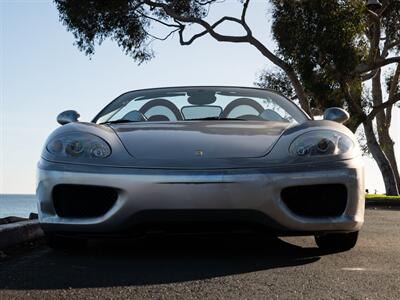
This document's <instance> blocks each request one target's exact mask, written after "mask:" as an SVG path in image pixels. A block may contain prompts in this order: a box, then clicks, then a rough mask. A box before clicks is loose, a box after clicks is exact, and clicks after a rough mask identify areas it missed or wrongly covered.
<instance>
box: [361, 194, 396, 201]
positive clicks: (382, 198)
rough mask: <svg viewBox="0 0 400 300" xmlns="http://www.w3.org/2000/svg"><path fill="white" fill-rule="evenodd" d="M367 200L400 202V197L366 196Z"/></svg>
mask: <svg viewBox="0 0 400 300" xmlns="http://www.w3.org/2000/svg"><path fill="white" fill-rule="evenodd" d="M365 199H367V200H378V201H379V200H382V201H385V200H395V201H399V202H400V196H386V195H383V194H366V195H365Z"/></svg>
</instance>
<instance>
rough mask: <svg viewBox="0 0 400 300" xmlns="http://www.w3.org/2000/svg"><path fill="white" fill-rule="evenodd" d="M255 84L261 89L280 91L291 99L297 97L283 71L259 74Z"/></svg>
mask: <svg viewBox="0 0 400 300" xmlns="http://www.w3.org/2000/svg"><path fill="white" fill-rule="evenodd" d="M254 84H255V85H256V86H258V87H260V88H268V89H273V90H275V91H278V92H280V93H281V94H282V95H284V96H286V97H287V98H289V99H293V98H295V97H296V93H295V91H294V88H293V86H292V83H291V82H290V80H289V78H288V77H287V76H286V74H285V73H284V72H282V71H269V70H264V71H262V72H261V73H260V74H258V76H257V78H256V81H255V82H254Z"/></svg>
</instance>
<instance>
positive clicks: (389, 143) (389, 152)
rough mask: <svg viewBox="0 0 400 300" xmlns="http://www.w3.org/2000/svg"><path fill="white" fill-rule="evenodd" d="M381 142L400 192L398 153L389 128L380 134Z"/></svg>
mask: <svg viewBox="0 0 400 300" xmlns="http://www.w3.org/2000/svg"><path fill="white" fill-rule="evenodd" d="M379 143H380V145H381V148H382V150H383V152H384V153H385V155H386V157H387V159H388V160H389V162H390V165H391V166H392V169H393V173H394V177H395V178H396V183H397V190H398V191H399V192H400V175H399V168H398V166H397V162H396V155H395V153H394V142H393V140H392V138H391V137H390V135H389V130H384V131H383V132H381V133H380V134H379Z"/></svg>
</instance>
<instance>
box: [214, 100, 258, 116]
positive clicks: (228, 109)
mask: <svg viewBox="0 0 400 300" xmlns="http://www.w3.org/2000/svg"><path fill="white" fill-rule="evenodd" d="M241 105H247V106H251V107H252V108H254V109H255V110H256V111H257V112H258V114H259V115H260V114H261V113H262V112H263V111H264V108H263V107H262V106H261V104H260V103H258V102H257V101H255V100H253V99H250V98H238V99H236V100H233V101H232V102H231V103H229V104H228V105H227V106H226V107H225V109H224V110H223V112H222V113H221V114H220V116H219V117H220V118H228V116H229V114H230V113H231V112H232V111H233V110H234V109H235V108H236V107H238V106H241Z"/></svg>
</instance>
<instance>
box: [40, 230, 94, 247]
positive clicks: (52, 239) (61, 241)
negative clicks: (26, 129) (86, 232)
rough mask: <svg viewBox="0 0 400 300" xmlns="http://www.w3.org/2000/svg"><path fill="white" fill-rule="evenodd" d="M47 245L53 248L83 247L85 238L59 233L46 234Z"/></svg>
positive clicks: (85, 241) (85, 242)
mask: <svg viewBox="0 0 400 300" xmlns="http://www.w3.org/2000/svg"><path fill="white" fill-rule="evenodd" d="M46 241H47V245H48V246H49V247H50V248H53V249H55V250H78V249H82V248H85V246H86V244H87V240H85V239H77V238H72V237H65V236H59V235H52V234H51V235H48V234H47V235H46Z"/></svg>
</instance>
